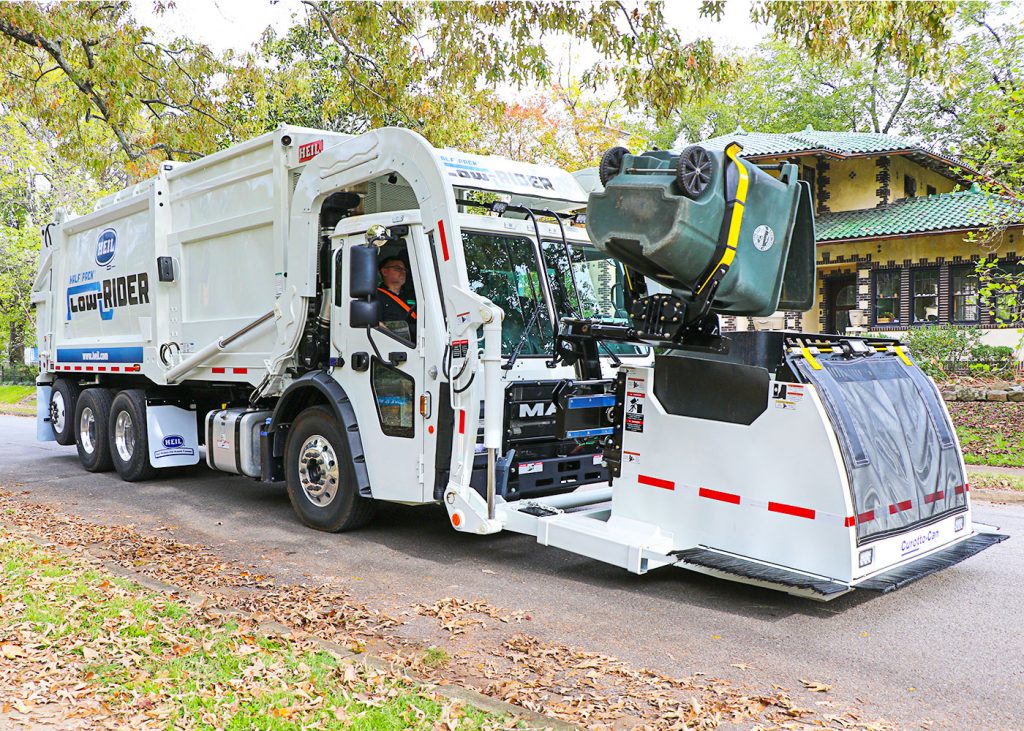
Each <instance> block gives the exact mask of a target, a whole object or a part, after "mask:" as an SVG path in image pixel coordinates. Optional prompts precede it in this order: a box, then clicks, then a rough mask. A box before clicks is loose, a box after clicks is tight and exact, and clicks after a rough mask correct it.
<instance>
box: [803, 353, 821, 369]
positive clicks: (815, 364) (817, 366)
mask: <svg viewBox="0 0 1024 731" xmlns="http://www.w3.org/2000/svg"><path fill="white" fill-rule="evenodd" d="M800 352H801V353H803V355H804V358H805V359H806V360H807V362H808V363H810V364H811V368H813V369H814V370H816V371H820V370H821V363H819V362H818V359H817V358H815V357H814V353H812V352H811V349H810V348H808V347H803V348H800Z"/></svg>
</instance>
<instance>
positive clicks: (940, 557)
mask: <svg viewBox="0 0 1024 731" xmlns="http://www.w3.org/2000/svg"><path fill="white" fill-rule="evenodd" d="M1007 538H1009V536H1008V535H1006V534H1005V533H975V534H974V535H973V536H971V537H970V538H968V539H967V540H966V541H961V542H960V543H957V544H956V545H954V546H949V547H948V548H943V549H941V550H939V551H936V552H935V553H932V554H929V555H927V556H922V557H921V558H919V559H917V560H916V561H911V562H910V563H908V564H905V565H903V566H897V567H896V568H894V569H890V570H888V571H885V572H884V573H881V574H879V575H877V576H872V577H871V578H870V579H866V580H864V581H861V582H859V583H856V584H854V585H853V588H855V589H867V590H868V591H878V592H881V593H883V594H887V593H889V592H890V591H895V590H896V589H901V588H903V587H904V586H906V585H907V584H910V583H912V582H914V581H917V580H918V579H923V578H924V577H925V576H928V575H929V574H934V573H935V572H937V571H942V570H943V569H948V568H949V567H950V566H953V565H955V564H958V563H960V562H961V561H963V560H964V559H966V558H970V557H971V556H973V555H974V554H976V553H980V552H981V551H984V550H985V549H986V548H988V547H990V546H994V545H995V544H997V543H999V542H1001V541H1005V540H1006V539H1007Z"/></svg>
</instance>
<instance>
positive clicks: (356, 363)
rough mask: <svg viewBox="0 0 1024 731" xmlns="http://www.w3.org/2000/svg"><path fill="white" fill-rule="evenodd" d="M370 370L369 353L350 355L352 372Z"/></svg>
mask: <svg viewBox="0 0 1024 731" xmlns="http://www.w3.org/2000/svg"><path fill="white" fill-rule="evenodd" d="M369 368H370V354H369V353H353V354H352V370H354V371H360V372H362V371H365V370H369Z"/></svg>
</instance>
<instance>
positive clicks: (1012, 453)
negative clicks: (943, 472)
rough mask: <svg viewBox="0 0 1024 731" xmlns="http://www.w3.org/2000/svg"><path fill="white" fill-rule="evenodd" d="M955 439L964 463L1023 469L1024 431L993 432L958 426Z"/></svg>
mask: <svg viewBox="0 0 1024 731" xmlns="http://www.w3.org/2000/svg"><path fill="white" fill-rule="evenodd" d="M956 434H957V437H958V438H959V439H960V446H961V447H962V448H963V452H964V462H966V463H967V464H973V465H988V466H990V467H1024V430H1022V431H1015V432H1010V433H1009V434H1004V433H1003V432H993V431H991V430H984V429H978V428H974V427H969V426H958V427H957V428H956Z"/></svg>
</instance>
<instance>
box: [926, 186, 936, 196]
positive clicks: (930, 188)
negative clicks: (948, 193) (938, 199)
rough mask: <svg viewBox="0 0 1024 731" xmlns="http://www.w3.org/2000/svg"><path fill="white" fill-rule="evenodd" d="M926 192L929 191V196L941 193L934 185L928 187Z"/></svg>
mask: <svg viewBox="0 0 1024 731" xmlns="http://www.w3.org/2000/svg"><path fill="white" fill-rule="evenodd" d="M926 190H927V191H928V195H935V194H936V193H938V192H939V191H937V190H936V189H935V186H934V185H929V186H928V187H927V188H926Z"/></svg>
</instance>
